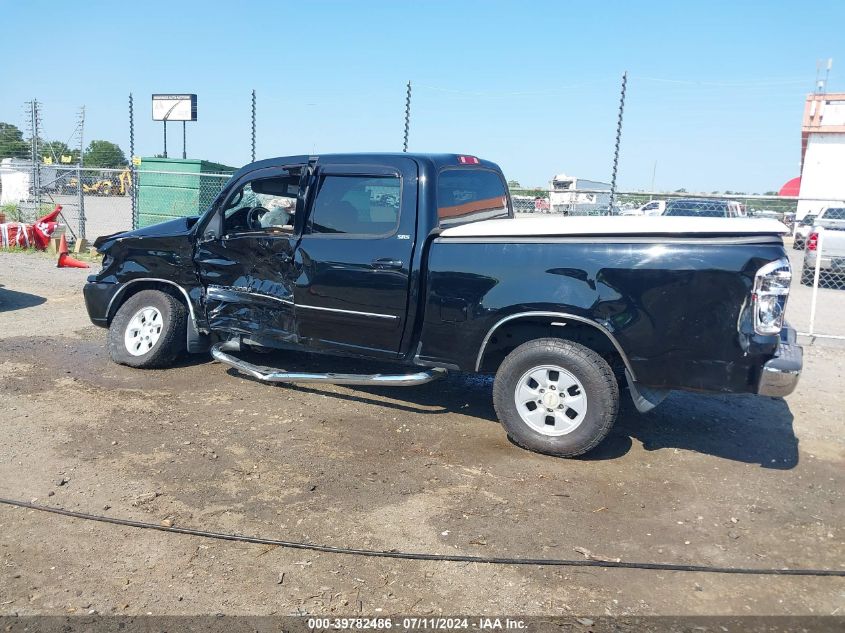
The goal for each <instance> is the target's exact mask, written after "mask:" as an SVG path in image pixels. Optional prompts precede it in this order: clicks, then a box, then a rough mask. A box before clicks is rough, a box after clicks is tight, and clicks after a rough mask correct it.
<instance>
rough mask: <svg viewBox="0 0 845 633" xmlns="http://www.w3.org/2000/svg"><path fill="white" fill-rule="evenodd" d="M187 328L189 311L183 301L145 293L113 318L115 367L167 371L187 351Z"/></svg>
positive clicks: (111, 343)
mask: <svg viewBox="0 0 845 633" xmlns="http://www.w3.org/2000/svg"><path fill="white" fill-rule="evenodd" d="M186 328H187V310H186V309H185V305H184V304H183V303H182V302H181V301H179V300H178V299H176V298H175V297H173V296H171V295H169V294H167V293H165V292H161V291H160V290H142V291H141V292H139V293H137V294H135V295H132V296H131V297H130V298H129V299H127V300H126V301H125V302H124V303H123V305H121V306H120V308H119V309H118V311H117V314H115V315H114V319H112V322H111V325H110V326H109V354H110V355H111V359H112V360H113V361H114V362H115V363H118V364H120V365H128V366H129V367H138V368H141V369H152V368H157V367H168V366H170V365H172V364H173V361H174V360H176V358H177V357H178V356H179V354H180V353H181V352H182V351H184V349H185V346H186V340H187V329H186ZM133 333H135V334H134V335H133Z"/></svg>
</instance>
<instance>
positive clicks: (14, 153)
mask: <svg viewBox="0 0 845 633" xmlns="http://www.w3.org/2000/svg"><path fill="white" fill-rule="evenodd" d="M38 149H39V152H38V153H39V156H38V159H39V160H44V159H45V158H46V159H48V162H50V161H52V163H53V164H60V163H61V162H62V156H64V157H68V156H69V157H70V159H69V160H70V162H71V163H74V164H75V163H78V162H79V149H71V148H70V147H68V146H67V143H64V142H62V141H47V140H41V139H39V142H38ZM3 158H23V159H29V158H32V146H31V143H30V141H27V140H25V139H24V136H23V132H21V130H20V129H19V128H18V127H17V126H16V125H12V124H11V123H3V122H0V159H3ZM67 160H68V159H67V158H65V161H67ZM82 162H83V163H84V165H85V166H86V167H105V168H108V167H112V168H115V167H123V166H125V165H128V164H129V161H127V160H126V155H125V154H124V153H123V150H122V149H120V146H119V145H117V144H116V143H112V142H111V141H104V140H93V141H91V142H90V143H89V144H88V147H86V148H85V151H84V152H82Z"/></svg>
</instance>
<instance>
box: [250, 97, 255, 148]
mask: <svg viewBox="0 0 845 633" xmlns="http://www.w3.org/2000/svg"><path fill="white" fill-rule="evenodd" d="M251 128H252V146H251V147H252V161H250V162H253V163H254V162H255V90H253V91H252V126H251Z"/></svg>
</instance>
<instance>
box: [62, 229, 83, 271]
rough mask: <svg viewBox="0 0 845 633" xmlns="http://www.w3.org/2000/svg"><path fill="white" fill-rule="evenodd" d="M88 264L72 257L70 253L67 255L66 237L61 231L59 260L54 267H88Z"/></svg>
mask: <svg viewBox="0 0 845 633" xmlns="http://www.w3.org/2000/svg"><path fill="white" fill-rule="evenodd" d="M88 267H89V266H88V264H86V263H85V262H81V261H79V260H78V259H74V258H73V257H71V256H70V255H68V250H67V239H65V234H64V233H62V239H61V240H59V262H58V263H57V264H56V268H88Z"/></svg>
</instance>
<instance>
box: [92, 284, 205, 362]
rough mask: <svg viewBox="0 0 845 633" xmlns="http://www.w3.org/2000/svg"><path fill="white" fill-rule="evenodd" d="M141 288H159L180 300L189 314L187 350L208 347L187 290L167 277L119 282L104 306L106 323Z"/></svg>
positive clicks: (199, 349) (109, 323) (200, 349)
mask: <svg viewBox="0 0 845 633" xmlns="http://www.w3.org/2000/svg"><path fill="white" fill-rule="evenodd" d="M142 290H159V291H161V292H165V293H167V294H169V295H171V296H173V297H175V298H177V299H178V300H179V301H181V302H182V303H183V304H184V305H185V306H186V307H187V309H188V316H189V318H188V327H187V341H186V343H187V346H188V351H191V352H194V351H202V350H203V349H205V348H207V347H208V345H207V343H206V341H205V340H204V337H203V335H202V334H201V333H200V332H199V329H198V327H197V319H196V314H195V313H194V306H193V304H192V303H191V298H190V296H189V295H188V291H187V290H185V288H183V287H182V286H180V285H179V284H177V283H176V282H175V281H170V280H168V279H159V278H156V277H138V278H136V279H130V280H129V281H126V282H124V283H123V284H121V286H120V288H119V289H118V291H117V292H115V293H114V296H113V297H112V298H111V301H109V305H108V308H106V322H107V324H108V325H111V322H112V319H113V318H114V315H115V314H116V313H117V311H118V309H119V308H120V306H122V305H123V304H124V303H125V302H126V301H127V300H128V299H129V298H130V297H132V296H134V295H136V294H138V293H139V292H141V291H142Z"/></svg>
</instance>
